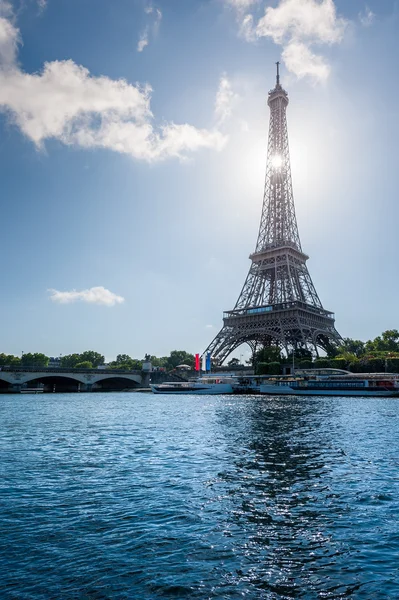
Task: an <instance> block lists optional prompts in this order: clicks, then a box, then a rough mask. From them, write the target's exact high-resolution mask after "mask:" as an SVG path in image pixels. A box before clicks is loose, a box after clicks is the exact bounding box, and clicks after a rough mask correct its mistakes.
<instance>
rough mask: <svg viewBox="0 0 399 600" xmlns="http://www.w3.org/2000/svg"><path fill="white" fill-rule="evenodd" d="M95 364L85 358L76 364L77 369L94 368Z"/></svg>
mask: <svg viewBox="0 0 399 600" xmlns="http://www.w3.org/2000/svg"><path fill="white" fill-rule="evenodd" d="M92 368H93V364H92V363H91V362H90V361H89V360H83V361H82V362H80V363H77V364H76V365H75V369H92Z"/></svg>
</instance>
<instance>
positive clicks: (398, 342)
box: [366, 329, 399, 353]
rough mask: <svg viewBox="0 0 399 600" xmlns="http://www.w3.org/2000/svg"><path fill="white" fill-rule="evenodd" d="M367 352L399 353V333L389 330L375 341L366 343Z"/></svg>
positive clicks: (395, 330)
mask: <svg viewBox="0 0 399 600" xmlns="http://www.w3.org/2000/svg"><path fill="white" fill-rule="evenodd" d="M366 351H367V352H369V353H371V352H399V331H398V330H397V329H387V330H386V331H384V332H383V333H382V334H381V335H380V336H377V337H376V338H375V339H374V340H369V341H368V342H366Z"/></svg>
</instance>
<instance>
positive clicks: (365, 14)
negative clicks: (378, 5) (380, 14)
mask: <svg viewBox="0 0 399 600" xmlns="http://www.w3.org/2000/svg"><path fill="white" fill-rule="evenodd" d="M374 19H375V14H374V13H373V11H372V10H371V9H370V8H369V7H368V6H365V8H364V10H363V11H362V12H360V13H359V21H360V23H361V24H362V25H363V27H370V25H372V24H373V23H374Z"/></svg>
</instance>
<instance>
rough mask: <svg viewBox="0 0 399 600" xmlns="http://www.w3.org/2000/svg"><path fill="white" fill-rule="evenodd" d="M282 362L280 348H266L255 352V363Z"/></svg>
mask: <svg viewBox="0 0 399 600" xmlns="http://www.w3.org/2000/svg"><path fill="white" fill-rule="evenodd" d="M281 360H282V356H281V348H280V347H279V346H264V347H263V348H261V349H260V350H258V351H257V352H255V356H254V362H255V364H257V363H258V362H264V363H266V362H278V363H280V362H281Z"/></svg>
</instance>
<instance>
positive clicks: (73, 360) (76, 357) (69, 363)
mask: <svg viewBox="0 0 399 600" xmlns="http://www.w3.org/2000/svg"><path fill="white" fill-rule="evenodd" d="M79 362H82V361H81V358H80V354H66V355H65V356H62V357H61V367H63V368H64V369H73V368H74V366H75V365H77V364H78V363H79Z"/></svg>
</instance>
